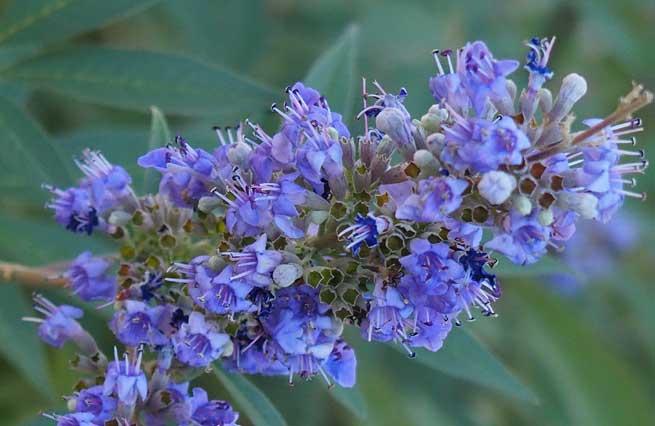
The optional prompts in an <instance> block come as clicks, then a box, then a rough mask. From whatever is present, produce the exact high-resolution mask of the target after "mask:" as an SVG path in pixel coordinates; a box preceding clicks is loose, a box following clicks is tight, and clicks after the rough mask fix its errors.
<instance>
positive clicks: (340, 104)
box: [304, 25, 359, 121]
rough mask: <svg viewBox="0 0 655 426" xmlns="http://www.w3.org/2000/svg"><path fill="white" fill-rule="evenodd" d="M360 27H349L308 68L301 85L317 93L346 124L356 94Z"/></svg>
mask: <svg viewBox="0 0 655 426" xmlns="http://www.w3.org/2000/svg"><path fill="white" fill-rule="evenodd" d="M358 40H359V28H358V27H357V26H356V25H350V26H349V27H348V28H346V30H345V31H344V32H343V34H342V35H341V36H340V37H339V38H338V39H337V40H336V42H335V43H334V44H333V45H332V46H331V47H329V48H328V49H327V50H326V51H325V52H324V53H323V54H322V55H321V56H319V57H318V58H317V59H316V60H315V61H314V63H313V64H312V66H311V67H310V69H309V71H308V72H307V75H305V79H304V82H305V83H306V84H307V85H309V86H312V87H314V88H315V89H317V90H319V91H320V92H321V93H322V94H323V95H324V96H325V97H326V98H327V100H328V101H329V102H330V105H331V107H332V108H333V109H334V111H336V112H339V113H341V114H343V116H344V120H346V121H349V120H350V117H351V115H352V110H353V99H354V94H355V87H356V82H355V64H356V57H357V48H358Z"/></svg>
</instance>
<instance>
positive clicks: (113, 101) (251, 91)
mask: <svg viewBox="0 0 655 426" xmlns="http://www.w3.org/2000/svg"><path fill="white" fill-rule="evenodd" d="M0 76H3V77H4V78H7V79H16V80H19V81H24V82H26V83H29V84H30V85H32V86H34V87H41V88H46V89H51V90H53V91H56V92H59V93H62V94H65V95H68V96H71V97H74V98H76V99H79V100H81V101H86V102H91V103H97V104H101V105H108V106H112V107H119V108H126V109H136V110H141V111H145V110H147V109H148V108H149V107H150V106H151V105H157V106H158V107H160V108H163V109H164V110H166V111H168V112H169V113H179V114H185V115H194V114H201V115H203V114H204V115H214V116H220V117H221V118H222V119H223V120H239V119H243V118H244V116H247V115H249V114H250V115H252V114H256V113H261V112H263V111H264V110H265V109H266V108H268V105H270V102H271V99H272V97H273V96H274V95H275V93H273V92H272V91H271V90H270V89H268V88H266V87H264V86H262V85H260V84H258V83H255V82H253V81H251V80H248V79H247V78H245V77H243V76H240V75H236V74H234V73H232V72H230V71H228V70H226V69H223V68H221V67H219V66H217V65H210V64H207V63H203V62H200V61H197V60H194V59H190V58H186V57H183V56H177V55H168V54H164V53H154V52H139V51H126V50H115V49H109V48H101V47H90V46H80V47H70V48H67V49H64V50H59V51H56V52H51V53H49V54H45V55H43V56H39V57H37V58H34V59H30V60H28V61H25V62H22V63H20V64H18V65H16V66H14V67H11V68H9V69H7V70H5V71H3V72H2V73H0Z"/></svg>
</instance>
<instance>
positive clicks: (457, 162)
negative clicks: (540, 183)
mask: <svg viewBox="0 0 655 426" xmlns="http://www.w3.org/2000/svg"><path fill="white" fill-rule="evenodd" d="M444 132H445V135H446V146H445V148H444V150H443V152H442V153H441V158H442V160H443V161H444V162H446V163H447V164H449V165H452V166H453V167H454V168H455V169H457V170H459V171H464V170H466V169H467V168H469V169H471V170H472V171H476V172H481V173H484V172H488V171H491V170H496V169H498V168H499V166H501V165H518V164H521V162H522V161H523V155H522V152H523V151H525V150H526V149H528V148H530V140H529V139H528V137H527V136H526V135H525V133H523V131H521V130H520V129H519V128H518V127H517V126H516V123H515V122H514V120H513V119H512V118H510V117H503V118H501V119H500V120H497V121H495V122H493V123H492V122H490V121H488V120H483V119H479V118H474V119H465V118H463V117H462V116H459V115H455V125H453V126H452V127H446V128H444Z"/></svg>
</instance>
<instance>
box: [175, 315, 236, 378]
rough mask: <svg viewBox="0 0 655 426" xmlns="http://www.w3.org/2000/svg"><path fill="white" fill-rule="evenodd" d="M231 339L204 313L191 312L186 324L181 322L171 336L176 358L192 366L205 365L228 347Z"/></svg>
mask: <svg viewBox="0 0 655 426" xmlns="http://www.w3.org/2000/svg"><path fill="white" fill-rule="evenodd" d="M230 345H231V341H230V337H229V336H228V335H227V334H224V333H221V332H220V331H219V328H218V326H217V325H216V324H214V323H212V322H209V321H205V317H204V315H202V314H201V313H199V312H192V313H191V315H189V322H188V324H182V326H181V327H180V330H179V331H178V332H177V333H176V334H175V335H174V336H173V347H174V349H175V356H176V357H177V359H179V360H180V361H182V362H183V363H185V364H188V365H190V366H192V367H206V366H208V365H209V364H210V363H211V362H213V361H215V360H217V359H218V358H219V357H220V356H221V355H223V354H224V353H225V352H226V351H229V350H231V349H230Z"/></svg>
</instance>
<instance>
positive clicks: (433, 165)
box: [414, 149, 439, 177]
mask: <svg viewBox="0 0 655 426" xmlns="http://www.w3.org/2000/svg"><path fill="white" fill-rule="evenodd" d="M414 164H416V165H417V166H418V167H419V168H420V169H421V175H422V176H424V177H428V176H434V175H436V174H437V173H438V172H439V160H437V159H436V158H435V157H434V155H432V153H431V152H430V151H428V150H426V149H419V150H418V151H416V152H415V153H414Z"/></svg>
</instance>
